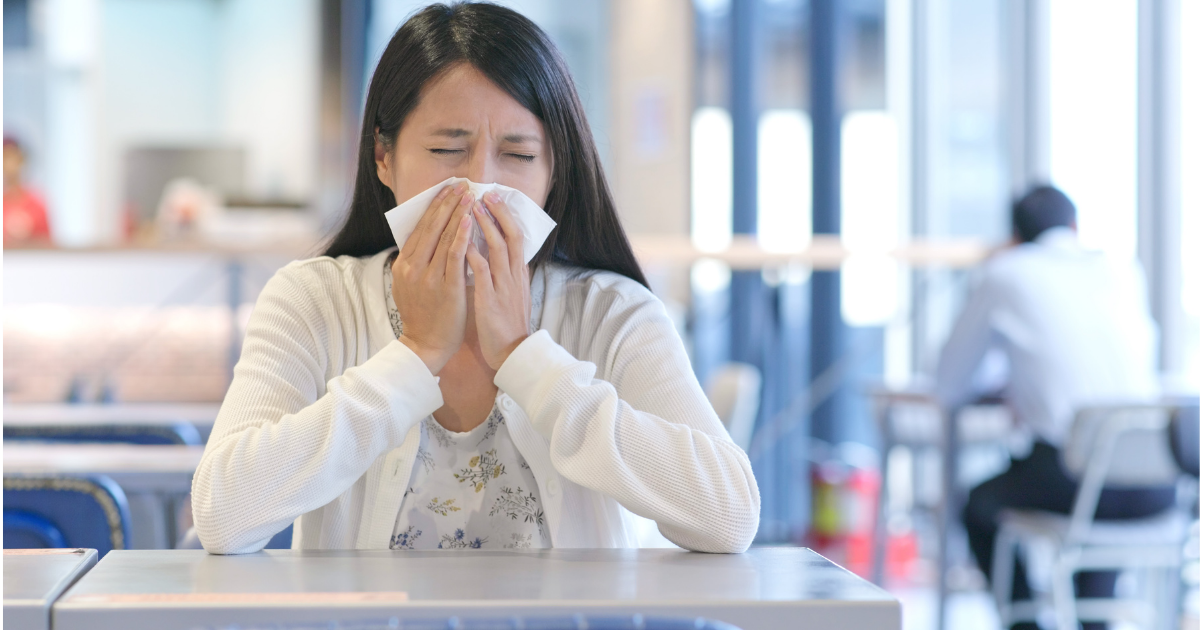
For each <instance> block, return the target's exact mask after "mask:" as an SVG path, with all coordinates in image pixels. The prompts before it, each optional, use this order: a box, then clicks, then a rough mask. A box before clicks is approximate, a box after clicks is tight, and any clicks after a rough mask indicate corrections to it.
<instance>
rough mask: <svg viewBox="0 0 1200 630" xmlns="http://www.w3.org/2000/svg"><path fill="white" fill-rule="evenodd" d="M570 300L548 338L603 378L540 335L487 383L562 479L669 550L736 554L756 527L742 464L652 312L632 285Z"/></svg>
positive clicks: (665, 323)
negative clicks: (510, 404)
mask: <svg viewBox="0 0 1200 630" xmlns="http://www.w3.org/2000/svg"><path fill="white" fill-rule="evenodd" d="M631 293H632V295H630V294H631ZM570 299H573V300H575V301H576V302H577V303H576V304H568V305H567V306H566V307H565V308H566V313H567V314H566V316H565V317H564V320H565V321H567V322H569V324H568V326H569V330H564V331H563V334H562V335H560V338H562V339H564V343H570V344H571V345H573V346H575V347H576V348H577V351H578V352H579V354H580V355H582V356H587V357H589V358H592V359H594V360H595V361H596V362H599V363H600V364H601V365H600V366H599V367H600V369H602V370H603V371H602V374H604V375H605V377H606V378H605V380H601V379H598V378H596V373H597V367H598V366H597V365H596V363H592V362H588V361H582V360H579V359H577V358H576V356H573V355H572V354H571V353H570V352H568V351H567V350H566V349H565V348H564V347H563V346H562V345H559V343H557V342H555V341H554V339H552V338H551V336H550V334H549V333H548V332H547V331H545V330H542V331H539V332H537V333H535V334H533V335H531V336H530V337H529V338H527V339H526V340H525V341H524V342H522V343H521V344H520V345H519V346H518V347H517V348H516V349H515V350H514V351H513V353H512V354H511V355H510V356H509V358H508V359H507V361H505V363H504V365H502V366H501V367H500V370H499V371H498V372H497V374H496V379H495V382H496V385H497V386H498V387H499V388H500V389H502V390H504V391H505V392H506V393H507V394H508V395H509V396H510V397H511V398H512V399H513V400H514V401H515V402H516V403H517V404H518V405H520V406H521V408H522V409H523V410H524V411H525V412H526V414H528V415H529V417H530V419H531V422H532V424H533V427H534V429H535V430H537V431H538V432H539V433H541V434H542V435H544V436H546V437H547V438H548V439H549V440H550V459H551V462H552V463H553V465H554V467H555V469H556V470H557V471H558V472H559V473H560V474H562V475H563V476H565V477H566V478H567V479H570V480H571V481H573V482H575V483H577V484H579V485H582V486H584V487H587V488H590V489H593V490H596V491H598V492H602V493H604V494H607V495H609V496H611V497H613V498H615V499H616V500H617V501H618V502H620V503H621V504H622V505H623V506H625V508H626V509H628V510H630V511H631V512H633V513H635V514H638V515H639V516H643V517H646V518H650V519H652V520H654V521H656V522H657V523H658V528H659V531H660V532H662V534H663V535H664V536H666V537H667V539H668V540H670V541H671V542H673V543H675V544H677V545H679V546H681V547H685V548H687V549H692V550H695V551H706V552H714V553H731V552H741V551H745V550H746V548H747V547H749V546H750V542H751V541H752V540H753V539H754V535H755V533H756V531H757V529H758V520H759V493H758V485H757V483H756V482H755V479H754V473H753V472H752V471H751V469H750V461H749V459H748V458H747V457H746V454H745V452H744V451H742V449H741V448H739V447H738V446H737V445H736V444H734V442H733V440H731V439H730V437H729V434H728V433H727V432H726V431H725V428H724V426H722V425H721V422H720V420H719V419H718V418H717V415H716V413H715V412H714V411H713V409H712V406H711V405H710V404H709V402H708V399H707V398H706V397H705V396H704V392H703V391H702V390H701V388H700V385H699V383H698V382H697V381H696V377H695V374H694V373H693V372H692V368H691V364H690V362H689V361H688V357H687V353H686V352H685V351H684V348H683V344H682V342H681V341H680V339H679V335H678V333H676V331H675V327H674V325H673V324H672V322H671V320H670V319H669V318H668V317H667V314H666V312H665V309H664V308H663V306H662V303H661V302H659V301H658V299H657V298H655V297H654V296H653V295H651V294H650V293H649V292H648V291H645V290H644V289H642V288H641V287H640V286H639V287H637V290H635V291H632V292H631V291H628V290H625V291H616V290H613V289H601V290H593V291H589V292H588V294H587V295H586V296H584V297H574V298H570ZM568 339H569V340H570V341H566V340H568Z"/></svg>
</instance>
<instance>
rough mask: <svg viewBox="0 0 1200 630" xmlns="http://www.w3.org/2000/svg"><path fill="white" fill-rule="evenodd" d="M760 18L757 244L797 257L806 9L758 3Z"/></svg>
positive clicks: (804, 219) (808, 226) (805, 122)
mask: <svg viewBox="0 0 1200 630" xmlns="http://www.w3.org/2000/svg"><path fill="white" fill-rule="evenodd" d="M762 13H763V15H762V22H763V25H762V33H763V51H762V54H763V58H762V72H763V76H762V95H761V102H762V112H761V113H760V114H759V117H758V242H759V244H760V245H761V246H762V247H763V248H764V249H767V250H769V251H783V252H786V251H797V250H801V249H804V248H805V247H807V246H808V244H809V242H810V241H811V240H812V125H811V123H810V121H809V117H808V112H807V108H808V82H807V77H808V73H807V60H808V37H807V34H808V31H807V25H808V5H807V3H805V2H801V1H800V0H771V1H769V2H764V4H763V7H762Z"/></svg>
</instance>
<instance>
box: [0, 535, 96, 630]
mask: <svg viewBox="0 0 1200 630" xmlns="http://www.w3.org/2000/svg"><path fill="white" fill-rule="evenodd" d="M95 564H96V550H95V549H5V550H4V625H5V626H7V627H8V628H9V629H10V630H49V628H50V606H51V605H52V604H53V603H54V601H55V600H57V599H58V597H59V595H61V594H62V593H63V591H65V590H67V587H69V586H71V585H72V584H74V583H75V580H77V579H79V576H81V575H83V574H84V573H85V572H86V571H87V570H88V569H90V568H92V567H93V566H94V565H95Z"/></svg>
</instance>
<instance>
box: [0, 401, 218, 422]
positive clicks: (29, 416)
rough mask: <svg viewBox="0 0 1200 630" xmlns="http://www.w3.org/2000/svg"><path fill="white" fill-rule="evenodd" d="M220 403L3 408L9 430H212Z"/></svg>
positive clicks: (26, 405) (19, 405)
mask: <svg viewBox="0 0 1200 630" xmlns="http://www.w3.org/2000/svg"><path fill="white" fill-rule="evenodd" d="M220 409H221V405H220V403H171V404H160V403H144V404H143V403H127V404H112V405H84V404H81V405H66V404H60V403H37V404H33V403H27V404H11V403H10V404H6V405H4V424H5V425H8V426H55V425H71V426H88V425H105V424H149V425H159V424H171V423H174V422H188V423H191V424H194V425H196V426H208V427H211V426H212V424H213V422H214V421H216V419H217V412H218V411H220Z"/></svg>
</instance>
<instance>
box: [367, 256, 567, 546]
mask: <svg viewBox="0 0 1200 630" xmlns="http://www.w3.org/2000/svg"><path fill="white" fill-rule="evenodd" d="M384 286H385V288H386V296H387V303H388V319H389V320H390V321H391V323H392V331H393V332H394V333H395V334H396V336H397V337H399V336H400V334H401V333H402V332H403V324H402V323H401V321H400V313H399V310H398V309H397V308H396V303H395V300H394V298H393V297H392V274H391V265H390V264H388V265H384ZM549 546H550V536H549V534H548V533H547V531H546V524H545V516H544V514H543V511H542V502H541V498H540V497H539V496H538V489H537V482H536V481H535V480H534V478H533V471H532V470H530V468H529V464H527V463H526V462H525V459H524V458H523V457H521V453H520V452H519V451H517V447H516V445H514V444H513V441H512V438H511V437H510V436H509V434H508V427H507V426H506V425H505V423H504V415H503V414H502V413H501V412H500V409H499V407H498V406H493V407H492V411H491V413H490V414H489V415H488V419H487V420H486V421H485V422H484V423H483V424H480V425H479V426H478V427H475V428H474V429H472V430H470V431H468V432H466V433H456V432H454V431H449V430H447V429H445V428H444V427H442V425H440V424H438V422H437V421H436V420H434V419H433V417H432V416H429V417H426V418H425V419H424V420H423V421H421V444H420V447H419V448H418V450H417V457H416V461H415V462H414V463H413V472H412V475H411V477H410V478H409V488H408V490H406V491H405V493H404V499H403V501H402V502H401V504H400V513H399V515H398V516H397V518H396V525H395V528H394V529H393V531H392V539H391V548H392V549H501V548H504V549H528V548H544V547H549Z"/></svg>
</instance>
